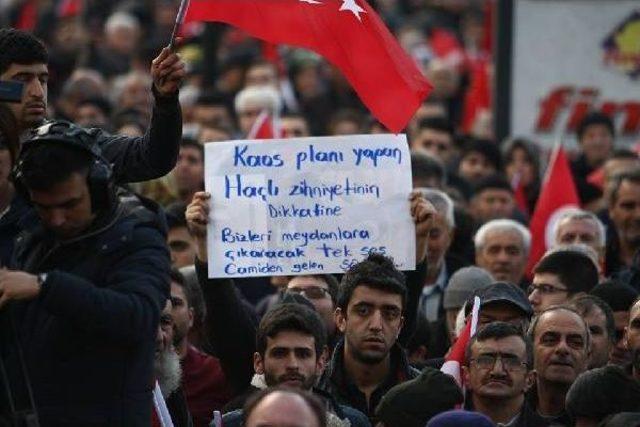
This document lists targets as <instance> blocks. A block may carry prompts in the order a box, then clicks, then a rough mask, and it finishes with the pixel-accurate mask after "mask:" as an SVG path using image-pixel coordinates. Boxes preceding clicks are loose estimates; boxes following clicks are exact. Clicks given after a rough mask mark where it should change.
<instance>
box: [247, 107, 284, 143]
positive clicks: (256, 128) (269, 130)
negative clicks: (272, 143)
mask: <svg viewBox="0 0 640 427" xmlns="http://www.w3.org/2000/svg"><path fill="white" fill-rule="evenodd" d="M277 128H278V126H276V124H275V120H274V119H273V118H272V117H271V115H270V114H269V113H268V112H267V111H266V110H263V111H262V112H261V113H260V114H259V115H258V117H256V121H255V122H253V126H251V129H250V130H249V133H248V134H247V139H273V138H280V132H278V131H277V130H276V129H277Z"/></svg>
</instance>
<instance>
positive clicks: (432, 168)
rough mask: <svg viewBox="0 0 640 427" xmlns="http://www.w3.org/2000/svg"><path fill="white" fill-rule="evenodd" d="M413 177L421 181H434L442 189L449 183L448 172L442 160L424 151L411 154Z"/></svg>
mask: <svg viewBox="0 0 640 427" xmlns="http://www.w3.org/2000/svg"><path fill="white" fill-rule="evenodd" d="M411 176H412V177H413V179H414V180H419V181H426V180H429V179H434V180H436V181H438V183H439V186H440V187H444V185H445V183H446V181H447V172H446V171H445V168H444V166H443V164H442V163H441V162H440V160H438V159H436V158H435V157H433V156H430V155H429V154H427V153H425V152H422V151H413V152H411Z"/></svg>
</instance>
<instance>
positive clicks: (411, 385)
mask: <svg viewBox="0 0 640 427" xmlns="http://www.w3.org/2000/svg"><path fill="white" fill-rule="evenodd" d="M460 403H462V392H461V391H460V387H458V385H457V384H456V382H455V381H454V379H453V378H452V377H451V376H449V375H447V374H445V373H443V372H440V371H439V370H437V369H434V368H429V367H427V368H425V369H424V370H423V371H422V372H421V373H420V375H419V376H418V377H417V378H414V379H412V380H410V381H406V382H404V383H402V384H398V385H396V386H395V387H393V388H391V389H390V390H389V391H388V392H387V394H385V395H384V397H383V398H382V400H380V403H379V404H378V407H377V408H376V417H377V418H378V419H379V420H380V421H381V422H383V423H384V424H385V425H387V426H402V427H424V425H425V424H426V423H427V421H429V420H430V419H431V417H433V416H435V415H437V414H439V413H440V412H443V411H447V410H449V409H452V408H454V407H455V405H458V404H460Z"/></svg>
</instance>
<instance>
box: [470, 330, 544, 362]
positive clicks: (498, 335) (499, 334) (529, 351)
mask: <svg viewBox="0 0 640 427" xmlns="http://www.w3.org/2000/svg"><path fill="white" fill-rule="evenodd" d="M508 337H519V338H520V339H522V341H523V342H524V345H525V348H526V356H525V357H526V360H524V362H525V363H526V364H527V370H531V369H533V344H532V343H531V339H530V338H529V337H528V336H526V335H524V333H523V332H522V331H521V330H520V329H519V328H517V327H516V326H514V325H512V324H510V323H506V322H491V323H489V324H488V325H487V326H485V327H484V328H482V329H480V330H479V331H478V333H476V334H475V335H474V336H473V338H471V340H469V343H468V344H467V348H466V349H465V351H464V363H465V365H467V366H469V360H470V359H471V353H472V352H471V350H472V347H473V345H474V344H475V343H477V342H482V341H487V340H500V339H503V338H508Z"/></svg>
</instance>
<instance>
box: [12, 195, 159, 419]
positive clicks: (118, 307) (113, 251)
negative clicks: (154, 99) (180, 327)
mask: <svg viewBox="0 0 640 427" xmlns="http://www.w3.org/2000/svg"><path fill="white" fill-rule="evenodd" d="M165 240H166V224H165V220H164V216H163V215H162V213H161V211H160V210H159V209H158V208H157V206H155V205H153V204H152V202H147V201H145V202H143V201H141V200H140V199H138V198H137V197H135V196H131V195H121V196H120V197H119V203H118V204H117V205H116V207H115V208H114V209H112V210H111V211H110V212H109V213H106V214H104V215H101V216H100V217H98V218H97V219H96V220H95V221H94V223H93V225H92V226H91V228H90V229H89V230H88V231H87V232H85V233H84V234H83V235H82V236H79V237H77V238H74V239H71V240H67V241H65V242H60V241H57V240H55V238H53V236H51V235H50V234H49V233H47V232H46V230H45V229H44V228H42V227H41V226H40V225H36V226H35V227H34V228H33V229H29V230H25V231H24V232H23V234H21V236H20V237H19V238H18V239H17V245H16V249H15V252H16V254H15V255H16V257H15V260H16V261H15V264H14V268H16V269H18V270H23V271H27V272H30V273H42V272H46V273H47V274H48V276H47V279H46V281H45V282H44V283H43V285H42V289H41V292H40V295H39V296H38V297H37V298H36V299H33V300H29V301H13V302H12V303H11V305H10V306H9V308H10V310H9V311H6V310H4V314H5V320H6V321H7V323H9V324H10V325H9V327H3V328H2V329H0V333H2V334H3V336H2V337H1V338H2V341H1V342H2V343H3V346H2V348H1V349H0V351H1V353H2V354H1V355H2V361H3V364H4V366H5V369H6V371H7V373H8V376H9V384H10V387H11V389H12V391H13V395H14V397H15V399H16V404H17V407H18V409H20V408H25V407H28V406H29V399H28V398H27V396H28V395H27V389H26V386H25V381H24V376H23V373H24V370H23V369H22V367H21V364H20V357H19V351H20V350H21V351H22V354H23V356H24V362H25V367H26V371H27V373H28V377H29V379H30V384H31V387H32V390H33V397H34V400H35V404H36V407H37V410H38V413H39V419H40V423H41V425H43V426H48V425H71V426H76V425H77V426H119V425H126V426H138V425H140V426H143V425H148V424H149V421H150V419H151V418H150V417H151V405H152V404H151V392H152V385H153V359H154V351H155V347H156V344H155V337H156V334H157V328H158V322H159V317H160V312H161V310H162V308H163V307H164V305H165V303H166V300H167V298H168V297H169V266H170V260H169V252H168V250H167V246H166V243H165ZM6 316H9V319H6ZM4 326H6V324H5V325H4ZM17 342H19V343H20V348H18V346H17ZM4 343H11V345H6V346H5V345H4ZM3 404H6V400H4V399H0V406H2V405H3ZM0 409H2V410H3V411H4V412H3V413H6V410H7V408H6V407H2V408H0Z"/></svg>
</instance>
